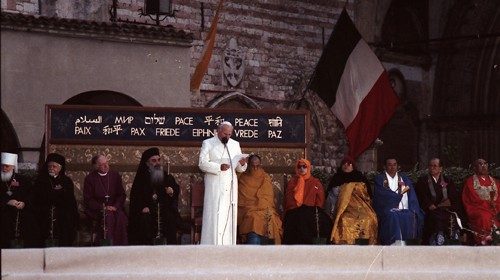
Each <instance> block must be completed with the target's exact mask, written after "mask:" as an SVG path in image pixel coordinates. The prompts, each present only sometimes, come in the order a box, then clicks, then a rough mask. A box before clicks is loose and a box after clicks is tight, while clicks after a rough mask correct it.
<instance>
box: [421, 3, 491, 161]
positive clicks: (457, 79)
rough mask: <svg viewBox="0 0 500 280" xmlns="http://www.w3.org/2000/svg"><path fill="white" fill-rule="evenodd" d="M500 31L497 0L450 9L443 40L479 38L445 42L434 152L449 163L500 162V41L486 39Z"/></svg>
mask: <svg viewBox="0 0 500 280" xmlns="http://www.w3.org/2000/svg"><path fill="white" fill-rule="evenodd" d="M499 30H500V5H499V4H498V1H495V0H485V1H481V2H480V3H479V2H478V3H477V4H474V5H472V4H470V3H468V2H461V1H458V2H456V3H455V5H454V6H453V7H452V8H451V9H450V11H449V18H448V22H447V24H446V28H445V30H444V33H443V37H450V38H451V37H461V36H462V37H466V36H474V37H475V38H474V39H472V38H471V39H464V40H455V41H453V42H450V43H448V44H446V48H443V51H442V52H441V53H440V55H439V57H438V63H437V66H436V78H435V81H436V83H435V85H434V95H433V100H432V102H433V106H432V116H431V119H430V128H431V131H430V132H431V133H430V138H431V139H437V140H435V141H434V142H432V144H430V147H429V149H432V150H434V151H435V153H436V154H437V155H439V156H440V157H443V158H444V160H446V161H447V162H448V163H450V164H454V165H461V166H467V165H468V164H469V163H470V162H472V161H473V160H474V159H476V158H478V157H484V158H486V159H488V160H489V161H491V162H495V163H499V162H500V144H499V143H500V114H499V113H498V108H500V97H499V96H500V95H499V94H498V92H499V90H500V67H498V65H500V39H499V38H498V37H488V36H486V35H488V34H494V33H495V32H497V33H498V31H499ZM476 35H478V36H476ZM454 151H459V152H454Z"/></svg>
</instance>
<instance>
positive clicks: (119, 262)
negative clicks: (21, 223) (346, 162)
mask: <svg viewBox="0 0 500 280" xmlns="http://www.w3.org/2000/svg"><path fill="white" fill-rule="evenodd" d="M4 277H5V279H123V278H129V279H333V278H334V279H389V280H390V279H398V280H400V279H426V280H428V279H468V280H470V279H478V280H479V279H481V280H484V279H500V247H466V246H446V247H425V246H406V247H402V246H397V247H396V246H347V245H345V246H242V245H241V246H202V245H196V246H193V245H190V246H154V247H150V246H128V247H87V248H47V249H7V250H2V279H4Z"/></svg>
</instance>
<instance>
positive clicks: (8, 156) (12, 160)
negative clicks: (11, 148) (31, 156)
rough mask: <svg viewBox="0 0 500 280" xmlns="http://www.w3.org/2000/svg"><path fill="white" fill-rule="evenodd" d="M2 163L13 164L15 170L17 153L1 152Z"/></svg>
mask: <svg viewBox="0 0 500 280" xmlns="http://www.w3.org/2000/svg"><path fill="white" fill-rule="evenodd" d="M2 164H6V165H14V169H15V171H16V172H17V154H12V153H6V152H2Z"/></svg>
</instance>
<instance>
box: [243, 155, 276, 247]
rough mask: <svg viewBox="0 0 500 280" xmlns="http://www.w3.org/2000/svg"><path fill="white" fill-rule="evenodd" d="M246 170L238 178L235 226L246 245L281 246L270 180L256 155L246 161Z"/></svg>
mask: <svg viewBox="0 0 500 280" xmlns="http://www.w3.org/2000/svg"><path fill="white" fill-rule="evenodd" d="M248 161H249V165H250V166H249V168H247V171H246V172H244V173H242V174H241V175H240V177H239V178H238V226H239V234H240V235H243V236H244V239H245V240H246V244H269V243H270V242H273V243H274V244H281V238H282V234H283V230H282V227H281V226H282V225H281V218H280V216H279V215H278V213H277V212H276V207H275V203H274V191H273V185H272V183H271V177H270V176H269V175H268V174H267V173H266V172H265V171H264V169H263V168H262V166H261V159H260V157H259V156H258V155H251V156H250V157H249V158H248Z"/></svg>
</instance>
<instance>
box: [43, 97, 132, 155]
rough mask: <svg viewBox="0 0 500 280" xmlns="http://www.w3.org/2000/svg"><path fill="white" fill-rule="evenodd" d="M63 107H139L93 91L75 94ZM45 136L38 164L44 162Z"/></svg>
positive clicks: (129, 100) (127, 98)
mask: <svg viewBox="0 0 500 280" xmlns="http://www.w3.org/2000/svg"><path fill="white" fill-rule="evenodd" d="M63 105H98V106H140V107H142V105H141V103H139V102H138V101H137V100H135V99H134V98H132V97H130V96H128V95H126V94H123V93H120V92H116V91H111V90H94V91H86V92H83V93H80V94H77V95H75V96H73V97H71V98H70V99H68V100H66V101H65V102H64V103H63ZM44 147H45V134H44V135H43V139H42V145H41V146H40V157H39V160H38V161H39V163H42V162H44V161H45V149H44Z"/></svg>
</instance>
